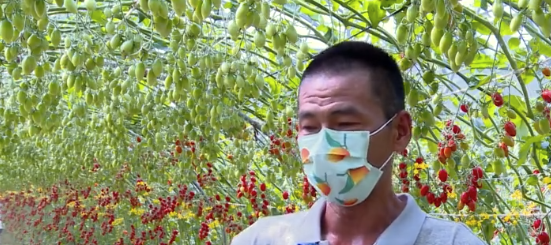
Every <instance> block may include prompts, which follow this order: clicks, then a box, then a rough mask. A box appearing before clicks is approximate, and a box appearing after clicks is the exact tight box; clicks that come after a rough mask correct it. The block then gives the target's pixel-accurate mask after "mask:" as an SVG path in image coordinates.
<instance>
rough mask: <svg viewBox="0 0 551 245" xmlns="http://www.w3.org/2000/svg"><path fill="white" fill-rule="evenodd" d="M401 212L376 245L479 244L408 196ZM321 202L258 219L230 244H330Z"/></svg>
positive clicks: (466, 231) (462, 227) (464, 230)
mask: <svg viewBox="0 0 551 245" xmlns="http://www.w3.org/2000/svg"><path fill="white" fill-rule="evenodd" d="M399 196H401V199H403V198H404V197H405V198H407V204H406V207H405V208H404V210H403V211H402V213H400V215H399V216H398V217H397V218H396V219H395V220H394V221H393V222H392V223H391V224H390V226H389V227H388V228H387V229H386V230H385V231H384V232H383V233H382V234H381V235H380V236H379V238H378V239H377V242H376V243H375V244H376V245H483V244H486V243H484V242H482V240H480V238H478V237H477V236H476V235H474V234H473V233H472V231H471V230H470V229H469V228H468V227H467V226H465V225H464V224H462V223H457V222H452V221H448V220H443V219H438V218H433V217H430V216H428V215H427V214H426V213H425V212H424V211H423V210H421V208H420V207H419V206H418V205H417V203H416V202H415V199H414V198H413V197H412V196H411V195H409V194H399ZM325 204H326V203H325V199H323V198H320V199H318V200H317V201H316V202H315V203H314V205H313V206H312V207H311V208H310V209H309V210H306V211H302V212H298V213H293V214H285V215H278V216H270V217H265V218H261V219H259V220H258V221H257V222H255V223H254V224H253V225H252V226H250V227H248V228H247V229H245V230H244V231H243V232H241V233H240V234H238V235H237V236H236V237H235V238H234V239H233V240H232V243H231V245H330V244H329V243H328V242H327V241H323V240H321V223H320V222H321V217H322V215H323V212H324V210H325Z"/></svg>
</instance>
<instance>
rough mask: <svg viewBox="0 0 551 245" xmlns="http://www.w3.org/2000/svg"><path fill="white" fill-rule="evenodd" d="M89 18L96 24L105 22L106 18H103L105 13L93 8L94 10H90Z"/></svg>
mask: <svg viewBox="0 0 551 245" xmlns="http://www.w3.org/2000/svg"><path fill="white" fill-rule="evenodd" d="M91 18H92V20H94V21H95V22H96V23H98V24H102V25H104V24H105V23H107V18H105V14H104V13H103V11H102V10H94V12H92V15H91Z"/></svg>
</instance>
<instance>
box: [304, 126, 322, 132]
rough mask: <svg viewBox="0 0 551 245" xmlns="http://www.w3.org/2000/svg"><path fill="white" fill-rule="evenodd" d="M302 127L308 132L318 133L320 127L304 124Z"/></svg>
mask: <svg viewBox="0 0 551 245" xmlns="http://www.w3.org/2000/svg"><path fill="white" fill-rule="evenodd" d="M301 129H302V130H303V131H305V132H308V133H316V132H318V131H319V127H314V126H302V127H301Z"/></svg>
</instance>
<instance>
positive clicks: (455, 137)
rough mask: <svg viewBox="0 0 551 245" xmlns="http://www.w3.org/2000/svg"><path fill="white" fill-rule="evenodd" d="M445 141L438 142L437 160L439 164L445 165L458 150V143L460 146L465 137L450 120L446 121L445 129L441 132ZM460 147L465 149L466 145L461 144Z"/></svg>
mask: <svg viewBox="0 0 551 245" xmlns="http://www.w3.org/2000/svg"><path fill="white" fill-rule="evenodd" d="M442 134H443V136H444V138H445V141H443V142H442V141H441V142H438V160H439V161H440V162H441V163H444V164H445V163H446V162H447V160H448V159H449V158H450V157H451V156H452V154H453V153H454V152H456V151H457V149H458V143H460V144H462V140H463V139H465V135H464V134H463V133H461V128H460V127H459V126H458V125H455V124H453V121H452V120H448V121H446V128H445V130H444V131H442ZM462 147H466V143H463V144H462Z"/></svg>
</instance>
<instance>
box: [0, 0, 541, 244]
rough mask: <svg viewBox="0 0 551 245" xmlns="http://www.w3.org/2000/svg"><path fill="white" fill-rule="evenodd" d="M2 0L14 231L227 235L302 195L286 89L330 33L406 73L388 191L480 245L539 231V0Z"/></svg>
mask: <svg viewBox="0 0 551 245" xmlns="http://www.w3.org/2000/svg"><path fill="white" fill-rule="evenodd" d="M0 3H1V6H2V8H1V11H0V37H1V42H0V50H1V51H2V55H0V64H1V66H0V72H1V73H0V76H1V77H0V80H1V82H0V127H1V131H0V152H1V156H0V183H1V184H0V195H1V198H0V203H2V206H1V210H2V211H1V212H2V219H3V223H4V226H5V227H6V229H7V232H9V233H10V234H11V235H12V236H14V237H16V238H18V239H21V242H22V243H23V244H173V243H174V244H229V241H230V240H231V238H232V237H233V236H234V235H235V234H236V233H238V232H239V231H241V230H242V229H244V228H246V227H247V226H248V225H249V224H251V223H253V222H254V221H255V220H256V219H258V218H259V217H263V216H266V215H276V214H282V213H290V212H296V211H298V210H304V209H306V208H307V207H308V205H309V204H311V203H312V201H313V200H315V198H316V195H315V191H314V189H313V188H312V187H311V186H310V185H309V184H308V182H307V181H306V180H305V178H304V176H303V174H302V171H301V163H300V160H299V156H298V155H299V154H298V152H297V150H296V149H295V140H296V121H295V119H294V117H295V113H296V108H295V105H296V91H297V86H298V84H299V81H300V74H301V71H302V70H303V69H304V67H305V66H306V65H307V64H308V61H309V59H310V58H311V57H312V55H315V54H316V53H317V52H319V51H320V50H322V49H324V48H326V47H327V46H329V45H332V44H335V43H338V42H340V41H343V40H364V41H368V42H371V43H374V44H376V45H378V46H381V47H383V48H385V49H386V50H387V51H388V52H390V53H392V54H393V56H394V57H395V58H396V60H397V61H398V62H399V65H400V68H401V69H402V71H403V75H404V77H405V79H406V82H405V85H406V92H407V93H408V96H407V104H408V110H409V111H411V113H412V115H413V117H414V126H415V128H414V138H415V139H414V141H412V143H411V144H410V146H409V148H408V151H407V152H403V153H402V155H401V156H399V157H397V158H396V159H395V160H396V162H395V172H396V177H395V180H396V187H397V191H404V192H405V191H409V192H411V193H412V195H414V196H416V197H418V199H417V200H418V203H419V204H420V205H421V206H422V207H423V209H424V210H425V211H427V212H429V213H431V214H432V215H434V216H437V217H442V218H446V219H452V220H457V221H461V222H465V223H466V224H467V225H469V226H470V227H471V228H472V229H473V230H474V231H475V232H476V233H477V234H478V235H479V236H480V237H481V238H483V239H484V240H485V241H487V242H489V243H492V244H548V242H549V236H548V235H547V234H548V233H549V230H548V229H549V227H551V224H550V221H549V212H551V211H550V208H551V201H550V200H551V178H550V176H549V173H550V167H551V166H550V161H549V155H550V152H551V148H550V147H549V141H548V137H549V136H550V132H551V129H550V117H549V108H550V106H549V103H551V92H550V91H549V90H546V88H545V87H546V86H547V87H549V86H550V84H551V83H550V82H549V76H550V75H551V74H550V73H551V71H550V70H549V68H548V67H547V66H548V65H549V56H551V39H550V38H549V37H550V33H551V13H550V12H549V9H550V7H551V1H549V0H519V1H508V0H495V1H490V0H474V1H472V0H471V1H467V0H465V1H457V0H450V1H444V0H421V1H418V0H412V1H407V0H402V1H399V0H382V1H377V0H369V1H360V0H271V1H266V0H240V1H238V2H236V1H226V0H224V1H222V0H203V1H202V0H171V1H165V0H138V1H127V0H124V1H99V0H85V1H83V2H80V1H79V2H75V1H74V0H47V1H44V0H2V1H0ZM546 242H547V243H546Z"/></svg>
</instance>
